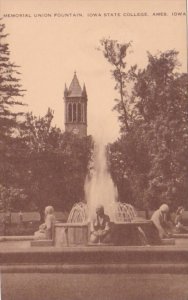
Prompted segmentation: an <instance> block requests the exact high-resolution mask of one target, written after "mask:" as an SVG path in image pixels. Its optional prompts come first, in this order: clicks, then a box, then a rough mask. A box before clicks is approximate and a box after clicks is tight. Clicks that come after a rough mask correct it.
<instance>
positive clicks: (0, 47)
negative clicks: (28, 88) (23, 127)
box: [0, 24, 24, 143]
mask: <svg viewBox="0 0 188 300" xmlns="http://www.w3.org/2000/svg"><path fill="white" fill-rule="evenodd" d="M4 29H5V25H4V24H0V74H1V77H0V128H1V131H0V140H1V143H3V142H5V141H6V140H7V138H9V137H12V135H13V133H14V130H15V128H17V127H18V124H19V123H18V117H19V116H20V115H22V113H21V112H16V110H15V107H17V106H21V105H23V103H22V102H21V101H20V97H23V92H24V90H23V89H22V86H21V84H20V79H19V78H18V76H19V75H20V73H19V72H18V66H17V65H15V63H12V62H11V60H10V50H9V45H8V43H6V41H5V39H6V37H7V34H5V33H4Z"/></svg>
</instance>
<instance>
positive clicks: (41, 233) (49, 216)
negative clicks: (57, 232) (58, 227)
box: [34, 206, 55, 240]
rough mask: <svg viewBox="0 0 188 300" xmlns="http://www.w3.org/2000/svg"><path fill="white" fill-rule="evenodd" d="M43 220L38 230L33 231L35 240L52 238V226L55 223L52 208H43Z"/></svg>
mask: <svg viewBox="0 0 188 300" xmlns="http://www.w3.org/2000/svg"><path fill="white" fill-rule="evenodd" d="M44 213H45V222H44V223H43V224H41V225H40V226H39V230H38V231H36V232H35V233H34V237H35V239H37V240H43V239H48V240H50V239H52V234H53V228H54V224H55V215H54V208H53V207H52V206H47V207H46V208H45V211H44Z"/></svg>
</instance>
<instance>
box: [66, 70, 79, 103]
mask: <svg viewBox="0 0 188 300" xmlns="http://www.w3.org/2000/svg"><path fill="white" fill-rule="evenodd" d="M81 96H82V89H81V86H80V84H79V81H78V78H77V76H76V72H74V77H73V80H72V82H71V84H70V87H69V90H68V97H81Z"/></svg>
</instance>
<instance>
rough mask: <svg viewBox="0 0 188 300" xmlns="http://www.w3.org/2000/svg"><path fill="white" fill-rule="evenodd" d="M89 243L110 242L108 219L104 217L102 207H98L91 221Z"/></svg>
mask: <svg viewBox="0 0 188 300" xmlns="http://www.w3.org/2000/svg"><path fill="white" fill-rule="evenodd" d="M90 230H91V235H90V242H91V243H110V242H111V230H110V218H109V216H107V215H105V213H104V207H103V206H102V205H99V206H98V207H97V208H96V217H95V218H94V219H93V220H92V221H91V228H90Z"/></svg>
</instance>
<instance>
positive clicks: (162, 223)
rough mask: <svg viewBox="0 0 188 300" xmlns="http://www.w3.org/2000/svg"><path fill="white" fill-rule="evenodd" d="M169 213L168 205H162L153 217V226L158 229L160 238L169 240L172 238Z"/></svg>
mask: <svg viewBox="0 0 188 300" xmlns="http://www.w3.org/2000/svg"><path fill="white" fill-rule="evenodd" d="M168 213H169V207H168V205H167V204H162V205H161V206H160V207H159V209H157V210H156V211H155V212H154V213H153V215H152V217H151V220H152V221H153V224H154V225H155V227H156V228H157V229H158V233H159V237H160V238H161V239H162V238H169V237H170V236H171V232H170V231H171V229H170V224H169V222H168V221H167V214H168Z"/></svg>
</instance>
